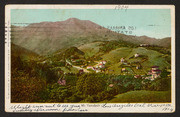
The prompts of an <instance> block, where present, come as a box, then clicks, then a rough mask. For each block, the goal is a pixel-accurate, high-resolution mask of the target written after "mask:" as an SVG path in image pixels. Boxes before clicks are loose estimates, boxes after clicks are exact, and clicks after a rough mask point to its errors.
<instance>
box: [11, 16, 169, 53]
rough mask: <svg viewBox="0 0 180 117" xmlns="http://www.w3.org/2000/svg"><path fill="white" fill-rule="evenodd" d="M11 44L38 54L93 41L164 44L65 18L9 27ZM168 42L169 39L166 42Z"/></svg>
mask: <svg viewBox="0 0 180 117" xmlns="http://www.w3.org/2000/svg"><path fill="white" fill-rule="evenodd" d="M12 27H14V28H12V42H13V43H14V44H16V45H19V46H22V47H24V48H27V49H29V50H31V51H34V52H36V53H38V54H42V55H45V54H50V53H53V52H55V51H57V50H59V49H62V48H68V47H71V46H76V47H78V46H80V45H82V44H85V43H91V42H93V41H110V40H123V41H127V42H130V43H135V44H141V43H146V44H150V45H159V44H161V45H162V43H164V44H163V46H164V47H169V44H167V43H165V42H164V40H159V39H155V38H150V37H147V36H140V37H137V36H129V35H125V34H120V33H116V32H113V31H110V30H109V29H106V28H104V27H102V26H100V25H98V24H96V23H94V22H92V21H89V20H79V19H77V18H69V19H67V20H65V21H57V22H40V23H32V24H29V25H28V26H25V27H16V26H12ZM167 40H168V42H170V41H169V40H171V39H170V38H167V39H166V41H167Z"/></svg>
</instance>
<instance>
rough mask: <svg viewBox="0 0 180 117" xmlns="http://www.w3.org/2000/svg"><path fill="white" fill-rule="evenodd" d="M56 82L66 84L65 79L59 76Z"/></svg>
mask: <svg viewBox="0 0 180 117" xmlns="http://www.w3.org/2000/svg"><path fill="white" fill-rule="evenodd" d="M57 83H58V84H60V85H66V80H65V78H64V77H63V78H60V79H59V80H58V82H57Z"/></svg>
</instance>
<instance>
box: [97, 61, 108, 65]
mask: <svg viewBox="0 0 180 117" xmlns="http://www.w3.org/2000/svg"><path fill="white" fill-rule="evenodd" d="M106 63H107V62H106V61H100V62H99V64H103V65H105V64H106Z"/></svg>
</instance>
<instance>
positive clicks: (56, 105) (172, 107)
mask: <svg viewBox="0 0 180 117" xmlns="http://www.w3.org/2000/svg"><path fill="white" fill-rule="evenodd" d="M118 5H123V4H117V5H67V4H66V5H55V4H54V5H33V4H32V5H18V4H16V5H6V6H5V23H6V24H5V26H7V28H6V30H7V32H6V35H5V111H6V112H18V111H17V110H15V109H14V108H15V107H16V108H18V106H19V108H23V107H24V108H26V106H28V105H30V107H33V106H43V108H42V109H46V107H45V106H52V108H54V110H53V109H52V108H51V109H52V110H44V111H43V110H41V111H40V110H39V111H36V110H35V109H34V110H33V109H32V110H24V111H21V112H43V113H45V112H63V107H62V106H63V105H69V106H72V105H79V106H81V109H82V111H80V110H74V111H73V110H72V111H68V112H75V113H83V112H84V113H127V112H128V113H172V112H175V6H174V5H126V6H128V9H170V10H171V47H172V48H171V51H172V52H171V71H172V72H171V74H172V75H171V76H172V78H171V84H172V85H171V100H172V102H171V103H145V104H144V106H145V107H137V105H138V104H139V105H142V103H136V104H135V103H130V105H131V104H132V107H128V104H127V103H108V104H107V105H106V106H108V105H109V106H113V105H115V104H117V105H119V106H123V105H124V107H123V108H121V109H120V108H119V107H111V108H108V107H107V108H104V107H103V106H104V104H103V103H94V105H95V106H96V105H98V107H88V106H87V105H91V104H92V105H93V103H71V104H70V103H11V101H10V100H11V99H10V95H11V88H10V86H11V82H10V79H11V67H10V65H11V57H10V56H11V44H10V43H11V37H10V30H11V29H10V28H9V26H10V24H11V20H10V19H11V16H10V11H11V9H115V7H117V6H118ZM148 104H152V105H154V107H148V106H147V105H148ZM84 105H85V107H84ZM130 105H129V106H130ZM135 105H136V107H135ZM156 105H157V106H158V105H159V106H158V107H155V106H156ZM169 105H170V106H169ZM125 106H126V107H125ZM55 108H56V109H59V110H55ZM164 108H167V109H164ZM26 109H27V108H26ZM83 109H84V110H83ZM85 109H87V110H88V111H85ZM163 109H164V110H163ZM19 112H20V111H19ZM66 112H67V111H66Z"/></svg>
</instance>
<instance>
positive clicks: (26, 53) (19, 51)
mask: <svg viewBox="0 0 180 117" xmlns="http://www.w3.org/2000/svg"><path fill="white" fill-rule="evenodd" d="M11 56H14V57H17V56H20V57H21V59H25V60H28V59H35V58H37V57H38V56H39V55H38V54H36V53H34V52H32V51H30V50H27V49H25V48H23V47H20V46H18V45H15V44H13V43H11Z"/></svg>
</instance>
